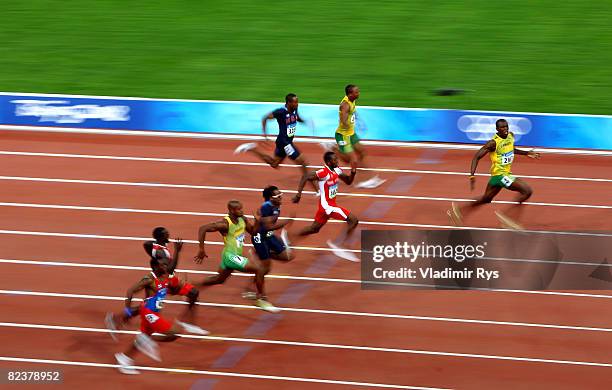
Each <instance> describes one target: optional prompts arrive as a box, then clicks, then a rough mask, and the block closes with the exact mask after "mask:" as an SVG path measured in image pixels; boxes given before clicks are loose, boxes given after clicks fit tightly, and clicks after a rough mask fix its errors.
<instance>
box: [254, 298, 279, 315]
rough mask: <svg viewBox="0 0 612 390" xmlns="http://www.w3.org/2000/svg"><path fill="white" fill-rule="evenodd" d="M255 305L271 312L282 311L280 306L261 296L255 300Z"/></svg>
mask: <svg viewBox="0 0 612 390" xmlns="http://www.w3.org/2000/svg"><path fill="white" fill-rule="evenodd" d="M255 306H257V307H259V308H260V309H261V310H265V311H267V312H270V313H279V312H280V311H281V310H280V309H279V308H278V307H276V306H274V305H272V304H271V303H270V302H268V301H266V300H265V299H261V298H260V299H258V300H257V301H255Z"/></svg>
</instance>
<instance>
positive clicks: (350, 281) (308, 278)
mask: <svg viewBox="0 0 612 390" xmlns="http://www.w3.org/2000/svg"><path fill="white" fill-rule="evenodd" d="M0 263H7V264H27V265H47V266H60V267H61V266H65V267H84V268H88V267H91V268H109V269H125V270H142V271H148V270H149V268H146V267H137V266H128V265H106V264H88V263H76V262H72V263H71V262H59V261H39V260H16V259H0ZM177 272H183V273H188V274H203V275H216V274H217V272H213V271H202V270H192V269H177ZM234 276H239V277H251V276H252V274H248V273H236V274H234ZM266 278H270V279H287V280H305V281H314V282H328V283H348V284H360V283H363V282H362V281H361V280H359V279H338V278H321V277H314V276H299V275H275V274H268V275H266ZM473 290H475V291H486V292H503V293H511V294H512V293H518V294H536V295H545V296H555V295H556V296H562V297H573V298H603V299H612V295H604V294H587V293H571V292H562V291H529V290H509V289H473Z"/></svg>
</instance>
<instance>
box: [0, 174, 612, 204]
mask: <svg viewBox="0 0 612 390" xmlns="http://www.w3.org/2000/svg"><path fill="white" fill-rule="evenodd" d="M0 180H7V181H32V182H46V183H71V184H95V185H114V186H131V187H161V188H186V189H198V190H215V191H216V190H222V191H246V192H261V189H260V188H248V187H226V186H203V185H194V184H168V183H146V182H131V181H109V180H81V179H58V178H46V177H25V176H0ZM283 191H284V192H286V193H289V194H295V193H297V191H293V190H283ZM303 193H305V194H312V195H314V194H315V193H314V192H313V191H303ZM340 195H342V196H348V197H358V198H385V199H405V200H425V201H442V202H473V201H474V199H463V198H442V197H430V196H409V195H382V194H360V193H352V192H343V193H340ZM493 203H498V204H517V202H514V201H506V200H494V201H493ZM523 204H525V205H530V206H552V207H573V208H590V209H612V206H609V205H591V204H573V203H572V204H570V203H544V202H524V203H523Z"/></svg>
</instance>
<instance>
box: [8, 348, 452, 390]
mask: <svg viewBox="0 0 612 390" xmlns="http://www.w3.org/2000/svg"><path fill="white" fill-rule="evenodd" d="M0 361H5V362H18V363H36V364H57V365H62V366H80V367H96V368H118V367H119V366H118V365H117V364H108V363H92V362H79V361H73V360H51V359H34V358H22V357H11V356H0ZM133 367H134V368H136V369H138V370H142V371H154V372H172V373H178V374H195V375H211V376H225V377H234V378H252V379H268V380H277V381H288V382H309V383H321V384H332V385H348V386H362V387H381V388H388V389H411V390H448V389H443V388H437V387H416V386H405V385H390V384H384V383H370V382H352V381H339V380H332V379H316V378H300V377H292V376H278V375H260V374H244V373H239V372H227V371H208V370H188V369H184V368H165V367H149V366H133Z"/></svg>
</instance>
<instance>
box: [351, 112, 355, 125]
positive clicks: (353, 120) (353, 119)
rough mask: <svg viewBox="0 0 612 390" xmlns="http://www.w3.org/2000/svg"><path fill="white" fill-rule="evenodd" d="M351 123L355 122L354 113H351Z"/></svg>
mask: <svg viewBox="0 0 612 390" xmlns="http://www.w3.org/2000/svg"><path fill="white" fill-rule="evenodd" d="M351 123H355V113H353V115H351Z"/></svg>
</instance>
